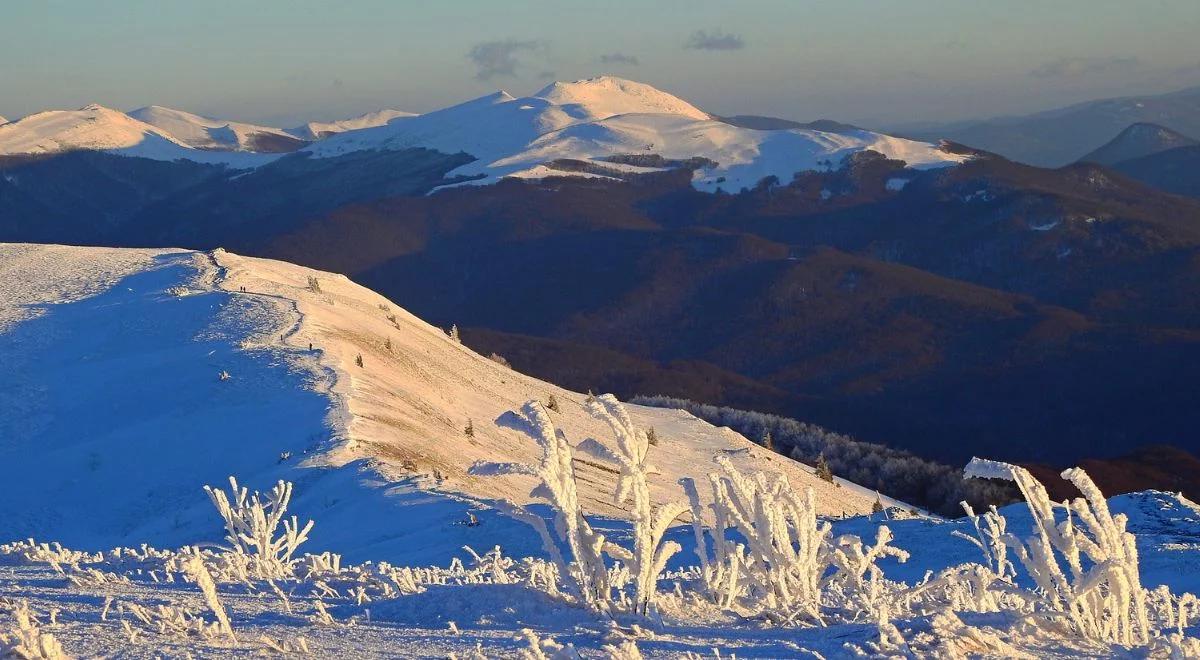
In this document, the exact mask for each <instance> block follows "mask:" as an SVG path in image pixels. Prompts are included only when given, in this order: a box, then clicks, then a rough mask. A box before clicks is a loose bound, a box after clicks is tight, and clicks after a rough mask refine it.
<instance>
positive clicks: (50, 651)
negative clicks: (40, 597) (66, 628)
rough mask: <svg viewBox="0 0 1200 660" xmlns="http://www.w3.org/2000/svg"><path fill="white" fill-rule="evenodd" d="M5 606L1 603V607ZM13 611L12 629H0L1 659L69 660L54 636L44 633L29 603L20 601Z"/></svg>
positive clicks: (12, 608) (13, 607)
mask: <svg viewBox="0 0 1200 660" xmlns="http://www.w3.org/2000/svg"><path fill="white" fill-rule="evenodd" d="M3 606H4V602H3V601H0V607H3ZM11 610H12V611H11V615H12V618H13V624H12V627H11V628H10V629H8V630H7V631H6V630H4V629H0V658H20V659H21V660H69V657H70V656H68V655H67V654H66V652H65V651H63V648H62V645H61V644H59V642H58V640H57V639H55V638H54V635H51V634H50V633H47V632H42V622H41V620H40V619H39V617H38V616H37V615H36V614H34V612H33V610H32V609H31V608H30V607H29V603H28V602H26V601H18V602H17V603H15V604H14V605H12V607H11Z"/></svg>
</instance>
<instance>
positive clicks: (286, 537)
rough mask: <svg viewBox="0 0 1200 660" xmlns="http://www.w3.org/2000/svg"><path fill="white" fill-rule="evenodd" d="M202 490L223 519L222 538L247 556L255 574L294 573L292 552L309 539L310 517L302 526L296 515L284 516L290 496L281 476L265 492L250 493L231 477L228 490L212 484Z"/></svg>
mask: <svg viewBox="0 0 1200 660" xmlns="http://www.w3.org/2000/svg"><path fill="white" fill-rule="evenodd" d="M204 491H205V492H206V493H208V497H209V499H211V500H212V503H213V506H215V507H216V508H217V512H218V513H220V514H221V518H223V519H224V520H225V532H226V534H225V540H226V541H228V542H229V544H230V549H231V550H232V551H233V552H235V553H237V554H242V555H247V556H249V558H250V559H251V564H252V566H253V569H254V571H255V575H256V576H257V577H260V578H268V579H269V578H279V577H288V576H291V575H292V574H293V570H292V563H293V560H292V555H293V554H295V552H296V549H297V548H299V547H300V545H301V544H303V543H304V542H305V541H307V540H308V533H309V532H310V531H311V530H312V527H313V521H311V520H310V521H308V523H307V524H306V525H304V526H303V527H301V526H300V523H299V521H298V520H297V518H296V516H292V517H291V519H290V520H285V519H284V515H285V514H286V513H287V507H288V503H289V502H290V501H291V499H292V484H291V483H290V482H285V481H282V480H280V481H279V482H278V483H277V484H275V488H273V489H272V490H271V492H270V493H269V494H268V495H266V496H264V495H263V494H261V493H259V492H258V491H255V492H254V494H253V495H249V493H248V491H247V490H246V489H245V488H242V487H239V486H238V483H237V479H235V478H234V477H229V493H228V494H226V493H225V491H223V490H220V489H217V488H213V487H212V486H205V487H204ZM280 523H283V530H282V531H279V525H280Z"/></svg>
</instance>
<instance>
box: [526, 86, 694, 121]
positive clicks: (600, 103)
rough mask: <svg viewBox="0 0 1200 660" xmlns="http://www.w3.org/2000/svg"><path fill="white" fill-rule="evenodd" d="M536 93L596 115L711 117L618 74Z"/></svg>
mask: <svg viewBox="0 0 1200 660" xmlns="http://www.w3.org/2000/svg"><path fill="white" fill-rule="evenodd" d="M534 96H535V97H537V98H542V99H546V100H547V101H550V102H551V103H553V104H555V105H579V106H582V107H584V108H586V109H587V110H588V111H589V113H588V114H590V115H591V116H592V117H593V118H595V119H605V118H607V117H611V116H613V115H623V114H630V113H650V114H658V113H662V114H672V115H683V116H685V117H690V118H692V119H700V120H704V119H709V114H708V113H706V112H704V111H702V110H700V109H699V108H697V107H696V106H694V105H692V104H691V103H688V102H687V101H684V100H683V99H681V98H679V97H677V96H673V95H671V94H668V93H667V92H664V91H662V90H660V89H657V88H655V87H652V86H650V85H647V84H645V83H640V82H636V81H633V80H626V79H624V78H617V77H615V76H597V77H595V78H587V79H584V80H576V81H574V82H554V83H551V84H549V85H547V86H546V87H544V88H542V89H541V90H540V91H538V92H537V93H536V94H534Z"/></svg>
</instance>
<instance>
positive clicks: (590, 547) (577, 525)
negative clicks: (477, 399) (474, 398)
mask: <svg viewBox="0 0 1200 660" xmlns="http://www.w3.org/2000/svg"><path fill="white" fill-rule="evenodd" d="M496 424H497V425H498V426H501V427H506V428H510V429H512V430H515V431H517V432H519V433H521V434H523V435H526V436H528V437H529V438H531V439H533V440H534V441H535V442H537V443H538V445H539V446H540V447H541V449H542V459H541V461H540V462H539V463H538V465H536V466H533V465H525V464H523V463H477V464H475V465H473V466H471V469H470V473H471V474H474V475H479V476H503V475H509V474H517V475H528V476H532V477H535V478H537V479H538V481H539V483H538V485H537V486H536V487H535V488H534V489H533V490H532V491H530V493H529V495H530V497H535V498H538V499H540V500H542V501H544V502H546V503H547V504H549V505H550V507H551V509H552V510H553V511H554V530H555V533H556V534H557V536H558V538H559V539H560V540H561V541H563V543H564V544H565V545H566V546H567V547H568V548H569V549H570V552H571V561H570V563H568V562H567V560H566V559H565V558H564V557H563V556H562V553H561V552H559V549H558V545H557V544H556V543H555V541H554V539H553V538H552V537H551V536H550V532H549V530H548V529H547V527H546V523H545V521H544V520H542V519H541V518H540V517H539V516H537V515H535V514H533V513H530V512H528V511H526V510H524V509H522V508H521V507H518V506H516V505H515V504H512V503H506V504H504V505H503V507H504V509H505V510H506V512H507V513H509V514H510V515H512V516H514V517H516V518H518V519H520V520H522V521H524V522H526V523H528V524H529V525H530V526H532V527H533V528H534V530H535V531H537V533H538V535H539V536H540V537H541V540H542V547H543V548H544V549H545V551H546V554H547V555H549V556H550V557H551V559H552V560H553V561H554V563H555V565H556V566H557V567H558V571H559V574H560V575H564V576H567V575H569V576H571V578H572V581H573V589H572V591H573V592H574V595H575V596H577V597H579V598H580V599H582V600H583V602H584V603H586V604H587V605H588V606H589V607H591V608H593V609H597V610H607V609H608V608H609V606H610V605H611V594H610V587H609V578H608V569H607V568H606V567H605V565H604V558H603V556H602V554H601V552H602V549H603V548H604V535H603V534H600V533H599V532H597V531H595V530H594V529H592V526H591V524H589V523H588V521H587V518H585V517H584V515H583V509H582V507H581V506H580V504H579V493H578V490H577V488H576V483H575V467H574V465H573V459H574V450H573V449H572V448H571V445H570V444H569V443H568V442H567V438H566V436H565V435H564V434H563V433H562V431H560V430H558V429H557V428H556V427H555V426H554V421H553V420H551V419H550V415H549V414H548V413H547V412H546V409H545V408H543V407H542V405H541V404H540V403H538V402H537V401H529V402H527V403H525V405H524V406H522V407H521V412H519V413H517V412H512V411H510V412H507V413H505V414H503V415H501V416H500V417H499V418H498V419H497V420H496Z"/></svg>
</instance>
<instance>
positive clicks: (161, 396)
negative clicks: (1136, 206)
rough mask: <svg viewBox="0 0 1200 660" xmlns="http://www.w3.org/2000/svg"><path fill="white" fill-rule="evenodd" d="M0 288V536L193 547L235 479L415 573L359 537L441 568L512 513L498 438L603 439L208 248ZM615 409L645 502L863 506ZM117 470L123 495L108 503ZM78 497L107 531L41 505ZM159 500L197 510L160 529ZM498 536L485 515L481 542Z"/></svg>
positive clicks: (709, 439)
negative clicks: (496, 508) (688, 497)
mask: <svg viewBox="0 0 1200 660" xmlns="http://www.w3.org/2000/svg"><path fill="white" fill-rule="evenodd" d="M0 274H2V275H3V277H4V279H5V281H10V282H12V283H13V284H12V285H11V286H8V287H5V290H4V291H3V293H0V296H2V297H0V369H3V370H4V372H5V373H9V374H13V376H12V377H11V378H9V379H8V380H7V382H5V383H4V384H3V385H0V393H2V396H0V437H3V438H4V439H5V440H4V442H3V443H2V444H0V456H2V458H3V463H4V464H5V465H6V466H8V470H9V471H11V473H12V475H14V476H10V477H8V478H6V479H5V480H3V481H2V482H0V519H2V520H5V521H6V523H7V530H8V532H9V535H12V536H17V537H25V536H36V537H52V538H56V539H61V540H63V541H64V542H68V543H71V544H74V545H81V546H83V547H93V548H95V547H104V546H106V545H113V544H117V543H127V542H134V541H137V540H145V541H150V542H153V543H156V544H181V543H188V542H195V541H198V540H202V539H204V538H207V536H208V535H209V534H210V533H211V532H212V526H211V525H210V524H207V523H209V522H210V521H209V520H208V515H207V511H204V507H203V503H202V502H192V500H194V496H195V493H196V492H197V489H199V488H200V486H202V485H203V484H205V483H217V482H220V481H223V480H224V478H225V477H226V476H227V475H229V474H236V475H237V476H239V478H242V479H243V480H244V481H246V482H247V483H252V484H253V483H258V484H264V483H268V482H269V481H271V480H274V479H276V478H281V477H282V478H288V479H291V480H294V481H297V482H299V483H303V484H305V488H304V490H305V491H306V493H307V494H306V495H305V496H304V497H302V499H300V500H299V501H298V504H300V505H301V506H304V507H312V509H311V511H310V512H309V515H313V516H316V514H317V511H320V517H321V518H322V521H323V526H325V527H326V528H327V529H330V528H336V529H339V530H341V531H340V532H339V534H338V535H337V536H338V540H339V550H340V551H342V552H345V553H349V554H350V555H351V556H361V555H363V554H364V553H367V551H368V550H370V552H371V554H369V555H368V556H373V557H378V558H385V557H388V554H387V553H389V552H397V553H398V554H397V555H395V556H392V557H390V558H392V559H397V558H405V557H408V558H410V559H412V558H413V557H417V558H423V557H424V556H425V555H424V554H422V553H423V552H425V551H426V550H427V548H425V547H422V546H421V545H419V544H414V543H413V542H411V541H407V540H406V541H403V542H401V539H403V538H404V536H405V534H406V533H407V532H405V531H403V529H401V528H402V526H399V525H396V524H393V523H390V522H389V523H388V524H387V527H388V528H390V531H386V532H385V531H381V530H379V529H373V528H369V527H362V526H361V525H357V524H356V523H355V522H354V521H362V520H364V519H372V520H376V519H377V520H392V519H395V517H396V516H397V515H400V516H401V518H403V517H405V516H408V517H413V516H429V517H432V518H433V519H442V522H441V523H440V524H441V525H444V526H445V528H446V529H447V530H448V535H447V537H446V538H443V539H432V540H428V539H427V540H426V541H424V542H425V543H433V544H434V545H435V546H437V548H436V549H437V552H438V553H444V552H448V551H450V550H453V549H454V548H457V547H458V546H459V545H461V544H462V543H463V542H466V540H465V539H464V538H460V537H459V535H458V534H457V533H450V532H453V530H454V529H455V527H454V523H455V522H459V521H461V520H462V519H464V518H465V517H466V516H465V513H464V512H465V511H466V510H467V509H468V508H470V507H474V506H479V507H486V506H487V500H492V499H497V498H498V499H507V500H512V501H515V502H517V503H526V502H528V501H529V497H528V495H529V491H530V486H531V484H530V482H529V480H528V478H522V477H519V476H514V477H506V478H499V479H498V478H482V477H477V476H473V475H471V474H468V469H469V468H470V467H471V466H472V465H473V464H475V463H477V462H497V461H500V462H507V461H521V462H535V461H536V457H537V454H538V449H537V447H536V445H535V444H534V443H532V442H530V441H528V440H527V439H526V440H522V439H520V438H518V437H514V434H513V433H512V432H510V431H507V430H505V429H501V428H499V427H497V426H496V425H495V424H494V423H493V420H495V419H497V418H498V417H499V416H500V415H502V414H503V413H505V412H506V411H509V410H516V409H519V408H520V407H521V405H522V404H523V403H524V402H525V401H527V400H530V399H537V400H540V401H543V402H546V401H549V399H550V397H554V398H555V400H556V401H557V402H558V406H559V408H560V411H561V412H558V413H555V414H554V415H555V418H556V422H557V423H558V424H559V426H560V428H561V429H562V430H563V431H564V432H566V434H567V437H568V438H570V439H571V441H572V442H580V441H582V440H584V439H585V438H588V437H604V436H605V434H606V430H605V427H604V426H603V424H602V423H601V422H599V421H598V420H596V419H594V418H593V417H592V416H591V415H590V414H588V413H587V412H586V411H585V410H584V407H583V401H584V399H585V396H584V395H581V394H579V393H575V392H569V391H566V390H563V389H560V388H557V387H555V386H553V385H550V384H548V383H544V382H541V381H538V380H536V379H533V378H530V377H527V376H524V375H522V374H519V373H516V372H514V371H512V370H511V369H509V368H508V367H506V366H503V365H501V364H499V363H497V362H495V361H493V360H490V359H488V358H486V357H483V356H480V355H478V354H475V353H474V352H472V351H470V350H469V349H467V348H466V347H464V346H462V345H461V344H459V343H457V342H455V341H453V340H452V339H450V338H449V337H447V336H446V333H445V332H443V331H442V330H441V329H438V328H434V327H432V326H429V325H427V324H425V323H423V322H422V321H420V320H419V319H417V318H416V317H413V316H412V315H410V314H408V313H407V312H405V311H404V310H402V309H399V308H397V307H395V306H394V305H392V304H391V303H389V302H388V301H387V300H385V299H384V298H382V297H380V296H378V295H376V294H374V293H372V292H370V291H368V290H366V289H363V288H362V287H360V286H357V285H355V284H353V283H351V282H349V281H348V280H346V279H345V278H344V277H341V276H337V275H330V274H328V273H320V272H315V271H311V270H308V269H305V268H301V267H297V266H293V265H291V264H286V263H282V262H276V261H268V260H260V259H250V258H245V257H240V256H236V255H233V254H228V253H224V252H218V253H215V254H211V255H210V254H205V253H195V252H181V251H146V250H109V249H92V248H66V247H55V246H32V245H6V246H3V247H2V248H0ZM310 277H311V278H315V280H316V282H317V284H316V285H315V286H310V281H309V278H310ZM243 287H244V288H245V291H244V292H243V291H242V288H243ZM314 289H316V290H314ZM310 344H311V346H312V350H309V346H310ZM359 356H361V359H362V363H363V366H361V367H360V366H358V364H357V359H358V358H359ZM222 373H227V374H228V375H229V378H228V379H226V380H222V379H221V378H220V377H219V375H220V374H222ZM631 410H632V414H633V415H634V419H635V420H636V422H637V424H638V425H639V426H641V427H643V428H650V427H653V428H654V429H655V430H656V433H657V435H658V437H659V438H660V441H659V444H658V445H657V446H656V447H655V448H654V449H653V450H652V452H651V457H652V459H653V460H654V462H655V463H656V464H657V465H658V467H659V469H660V470H661V474H659V475H656V476H655V477H654V479H653V481H652V489H653V492H654V493H655V494H656V495H658V496H662V497H666V496H667V495H668V494H670V493H676V492H677V491H678V486H677V484H676V482H677V481H678V479H679V478H680V477H683V476H690V475H693V474H694V473H695V468H696V466H698V465H713V463H712V460H713V457H714V456H728V457H729V458H730V460H732V461H733V462H734V464H736V465H738V466H741V467H743V468H746V469H750V468H755V469H770V470H772V471H778V472H784V473H787V474H788V475H789V476H790V477H791V478H792V479H793V481H794V482H796V483H803V484H811V485H813V486H814V488H815V489H816V493H817V498H818V502H819V506H820V509H821V511H822V513H829V514H837V515H840V514H842V513H847V514H856V513H863V512H866V511H869V510H870V508H871V505H872V503H873V502H874V497H875V496H874V494H873V493H871V492H870V491H860V490H857V489H854V488H849V487H847V488H841V487H834V486H833V485H831V484H828V483H826V482H823V481H820V480H819V479H816V478H815V477H813V476H812V475H811V474H810V473H809V470H808V469H806V468H805V467H804V466H802V465H800V464H797V463H794V462H792V461H787V460H784V459H782V458H781V457H779V456H777V455H774V454H772V453H770V452H768V451H766V450H764V449H762V448H760V447H758V446H756V445H753V444H752V443H750V442H748V441H747V440H745V439H744V438H742V437H741V436H739V435H737V434H736V433H733V432H732V431H729V430H727V429H717V428H714V427H712V426H709V425H708V424H706V423H704V422H701V421H699V420H698V419H696V418H695V417H693V416H691V415H689V414H686V413H683V412H681V411H673V410H663V409H657V408H641V407H631ZM468 425H471V426H473V429H474V432H473V436H468V435H467V434H466V433H464V429H465V428H466V427H467V426H468ZM48 448H49V449H48ZM285 454H286V455H287V456H288V457H287V458H284V455H285ZM47 466H53V468H52V469H50V470H49V471H48V472H47ZM577 469H578V470H579V474H580V475H581V477H582V478H585V479H586V481H587V484H588V485H587V486H586V487H584V488H583V489H582V490H581V492H580V497H581V499H582V501H583V503H584V505H585V506H586V507H587V509H588V510H590V511H593V512H595V513H598V514H602V515H606V516H611V517H616V518H620V517H624V516H626V515H628V514H627V513H626V512H625V511H624V510H623V509H622V508H620V507H615V506H614V505H613V503H612V498H611V483H612V478H613V473H612V471H611V470H610V469H608V468H606V467H604V466H603V465H600V464H599V463H596V462H594V461H593V462H584V463H581V464H580V465H579V466H578V468H577ZM121 474H136V475H139V478H138V479H136V480H134V481H133V482H129V483H122V485H121V486H120V487H114V486H113V485H112V484H113V480H114V479H116V478H117V477H118V475H121ZM27 479H36V480H37V483H38V484H39V486H38V487H36V488H35V487H33V482H31V481H27ZM367 483H370V484H374V485H373V486H367V485H364V484H367ZM47 493H52V494H53V495H54V496H53V497H52V498H51V499H50V502H51V504H45V503H44V502H45V501H46V500H45V499H44V498H45V495H46V494H47ZM89 493H91V494H97V493H103V494H104V495H103V496H104V498H105V500H106V502H107V503H108V504H107V506H106V508H105V511H104V513H103V514H101V515H97V513H96V512H93V511H84V510H78V509H74V508H72V507H69V506H64V505H61V504H54V503H65V502H73V501H79V500H80V499H81V498H87V497H89ZM151 493H153V494H154V495H153V499H152V500H151V501H148V500H147V499H146V498H147V497H150V494H151ZM463 497H465V498H468V499H461V498H463ZM309 498H312V499H309ZM316 498H321V499H322V500H324V501H335V502H342V504H341V505H340V506H336V507H333V508H329V507H326V506H316V502H317V501H318V500H317V499H316ZM393 500H394V501H393ZM414 500H415V501H417V502H421V503H423V504H414V503H413V502H414ZM39 502H41V503H39ZM173 502H175V503H189V504H195V505H199V506H187V507H185V508H184V509H182V510H181V512H179V513H176V514H175V515H174V517H173V518H171V519H164V518H163V517H162V513H161V512H162V507H164V506H167V504H168V503H173ZM397 507H401V508H397ZM193 511H195V513H193ZM417 511H422V513H416V512H417ZM403 512H407V513H403ZM481 515H483V514H481ZM489 517H490V514H489ZM512 525H515V523H512V522H511V521H505V519H503V518H497V519H496V520H495V521H493V522H491V524H490V525H489V527H488V529H487V530H483V531H487V532H489V533H499V530H500V529H503V528H505V527H506V526H512ZM460 529H461V528H460ZM502 539H503V535H501V536H500V537H499V538H497V539H496V540H495V541H488V540H487V539H476V540H474V541H472V543H494V542H500V541H501V540H502ZM429 551H431V552H432V549H429ZM437 556H440V554H438V555H437Z"/></svg>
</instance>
